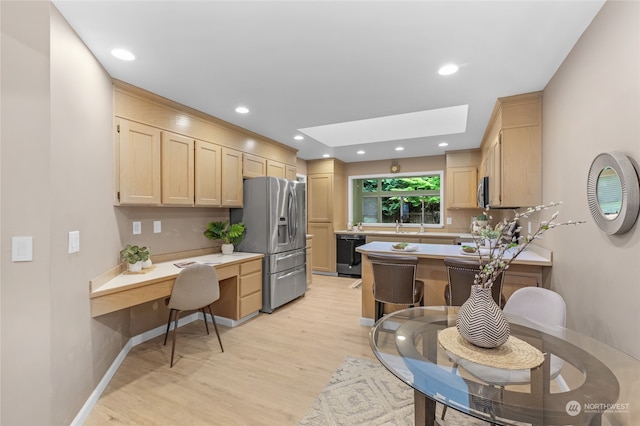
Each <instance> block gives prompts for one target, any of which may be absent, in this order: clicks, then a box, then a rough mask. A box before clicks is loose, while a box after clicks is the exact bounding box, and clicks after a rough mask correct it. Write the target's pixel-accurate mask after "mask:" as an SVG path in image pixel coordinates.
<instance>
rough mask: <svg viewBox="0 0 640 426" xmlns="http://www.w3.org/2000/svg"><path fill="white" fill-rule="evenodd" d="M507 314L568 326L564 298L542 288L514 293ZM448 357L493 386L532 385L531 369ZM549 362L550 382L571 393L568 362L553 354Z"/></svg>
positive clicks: (552, 324) (553, 324) (547, 323)
mask: <svg viewBox="0 0 640 426" xmlns="http://www.w3.org/2000/svg"><path fill="white" fill-rule="evenodd" d="M503 312H504V313H505V315H506V316H507V317H508V316H509V314H514V315H518V316H520V317H523V318H525V319H527V320H529V321H532V322H536V323H539V324H543V325H545V326H547V327H554V326H560V327H564V326H565V324H566V316H567V306H566V304H565V302H564V299H563V298H562V296H560V295H559V294H558V293H556V292H555V291H552V290H548V289H545V288H542V287H523V288H520V289H518V290H516V291H515V292H513V294H512V295H511V297H510V298H509V299H508V300H507V302H506V304H505V305H504V309H503ZM447 355H449V358H450V359H451V360H452V361H453V363H454V367H453V368H454V370H455V369H457V368H458V367H462V368H464V369H465V370H466V371H467V372H468V373H469V374H471V375H472V376H474V377H475V378H477V379H479V380H482V381H483V382H485V383H488V384H490V385H494V386H499V387H501V388H504V387H505V386H509V385H525V384H529V383H530V382H531V370H529V369H525V370H509V369H502V368H493V367H487V366H483V365H481V364H476V363H473V362H471V361H468V360H466V359H464V358H461V357H459V356H456V355H453V354H451V353H450V352H447ZM549 362H550V365H549V370H550V374H549V378H550V380H556V384H557V385H558V388H559V389H560V390H561V391H568V390H569V387H568V386H567V383H566V382H565V381H564V379H563V378H562V376H561V374H560V372H561V370H562V367H563V366H564V360H562V359H561V358H558V357H556V356H555V355H551V357H550V361H549ZM445 413H446V406H445V407H444V408H443V410H442V416H441V418H442V419H444V416H445Z"/></svg>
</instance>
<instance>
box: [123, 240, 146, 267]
mask: <svg viewBox="0 0 640 426" xmlns="http://www.w3.org/2000/svg"><path fill="white" fill-rule="evenodd" d="M120 258H122V260H124V261H125V262H126V263H127V265H128V267H129V271H131V272H140V271H141V270H142V263H143V262H146V261H148V260H149V249H147V248H146V247H139V246H132V245H131V244H127V246H126V247H125V248H123V249H122V250H120Z"/></svg>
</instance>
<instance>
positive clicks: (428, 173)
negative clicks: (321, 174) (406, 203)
mask: <svg viewBox="0 0 640 426" xmlns="http://www.w3.org/2000/svg"><path fill="white" fill-rule="evenodd" d="M437 175H439V176H440V223H439V224H425V225H424V228H432V229H442V228H444V226H445V225H444V221H445V218H444V194H445V190H444V189H445V188H444V185H445V183H444V170H435V171H434V170H432V171H426V172H425V171H422V172H402V173H392V174H388V173H379V174H373V175H355V176H349V177H348V181H349V182H348V184H347V186H348V188H347V194H348V195H347V204H348V210H347V212H348V213H347V218H348V219H347V223H353V181H354V180H355V179H380V178H387V179H392V178H396V177H410V176H437ZM366 225H367V227H372V228H376V227H378V228H388V227H389V226H393V225H392V224H390V223H367V224H366ZM402 227H403V228H420V224H419V223H403V224H402Z"/></svg>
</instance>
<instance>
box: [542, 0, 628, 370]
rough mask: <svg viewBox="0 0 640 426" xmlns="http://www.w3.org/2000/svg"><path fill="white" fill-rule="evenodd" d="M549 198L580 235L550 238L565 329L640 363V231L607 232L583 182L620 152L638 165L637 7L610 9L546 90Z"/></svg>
mask: <svg viewBox="0 0 640 426" xmlns="http://www.w3.org/2000/svg"><path fill="white" fill-rule="evenodd" d="M543 124H544V128H543V135H542V136H543V137H542V139H543V196H544V199H545V200H547V201H549V200H554V201H558V200H562V201H563V202H564V204H563V205H562V206H561V218H564V219H565V220H566V219H585V220H587V221H588V223H587V224H585V225H583V226H581V227H579V228H577V229H576V228H571V229H556V230H553V231H552V232H549V233H547V234H545V237H544V239H543V240H542V244H543V245H547V246H549V247H550V248H551V249H552V250H553V272H552V276H551V287H552V288H553V289H555V290H557V291H558V292H559V293H560V294H562V295H563V296H564V298H565V299H566V301H567V305H568V306H567V308H568V326H569V327H570V328H572V329H575V330H577V331H579V332H582V333H585V334H587V335H589V336H592V337H594V338H596V339H598V340H601V341H603V342H607V343H609V344H611V345H612V346H615V347H616V348H618V349H620V350H622V351H624V352H627V353H628V354H630V355H632V356H634V357H635V358H639V359H640V279H639V278H638V277H640V229H639V226H638V224H636V225H635V226H634V227H633V228H632V229H631V231H630V232H628V233H627V234H625V235H621V236H608V235H606V234H604V233H603V232H601V231H600V229H599V228H598V227H597V225H596V224H595V222H594V221H593V219H592V218H591V214H590V212H589V208H588V205H587V198H586V192H587V191H586V182H587V174H588V171H589V166H590V165H591V162H592V161H593V159H594V158H595V157H596V156H597V155H598V154H600V153H602V152H606V151H614V150H615V151H622V152H624V153H625V154H626V155H628V156H629V157H631V158H632V159H633V160H634V161H635V162H636V163H637V162H640V3H638V2H637V1H633V2H631V1H608V2H607V3H605V5H604V6H603V8H602V10H601V11H600V13H599V14H598V15H597V16H596V18H595V19H594V21H593V22H592V24H591V26H590V27H589V28H588V29H587V30H586V32H585V33H584V35H583V36H582V38H581V39H580V40H579V41H578V43H577V44H576V46H575V47H574V49H573V50H572V52H571V53H570V54H569V56H568V57H567V59H566V60H565V61H564V63H563V64H562V66H561V67H560V69H559V70H558V71H557V73H556V74H555V75H554V77H553V79H552V80H551V82H550V83H549V84H548V85H547V87H546V88H545V90H544V100H543Z"/></svg>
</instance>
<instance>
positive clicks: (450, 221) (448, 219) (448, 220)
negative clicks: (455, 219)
mask: <svg viewBox="0 0 640 426" xmlns="http://www.w3.org/2000/svg"><path fill="white" fill-rule="evenodd" d="M451 223H452V220H451V218H450V217H448V218H447V225H451Z"/></svg>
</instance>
